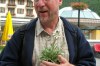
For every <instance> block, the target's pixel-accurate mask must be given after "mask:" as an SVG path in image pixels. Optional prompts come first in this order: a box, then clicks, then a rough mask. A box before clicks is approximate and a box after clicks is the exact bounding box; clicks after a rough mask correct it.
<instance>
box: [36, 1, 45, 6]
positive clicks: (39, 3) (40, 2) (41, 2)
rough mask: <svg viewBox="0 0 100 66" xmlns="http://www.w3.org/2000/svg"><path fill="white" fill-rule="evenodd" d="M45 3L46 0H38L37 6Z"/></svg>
mask: <svg viewBox="0 0 100 66" xmlns="http://www.w3.org/2000/svg"><path fill="white" fill-rule="evenodd" d="M44 5H45V2H44V0H38V2H37V6H44Z"/></svg>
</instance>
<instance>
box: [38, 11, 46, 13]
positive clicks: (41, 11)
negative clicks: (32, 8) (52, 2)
mask: <svg viewBox="0 0 100 66" xmlns="http://www.w3.org/2000/svg"><path fill="white" fill-rule="evenodd" d="M39 12H40V13H46V12H47V11H39Z"/></svg>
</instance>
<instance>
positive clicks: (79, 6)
mask: <svg viewBox="0 0 100 66" xmlns="http://www.w3.org/2000/svg"><path fill="white" fill-rule="evenodd" d="M71 7H72V8H73V9H76V10H79V9H80V10H84V9H87V8H88V5H87V4H85V3H83V2H72V3H71Z"/></svg>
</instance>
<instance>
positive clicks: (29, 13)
mask: <svg viewBox="0 0 100 66" xmlns="http://www.w3.org/2000/svg"><path fill="white" fill-rule="evenodd" d="M26 11H27V14H26V16H31V17H32V16H33V9H27V10H26Z"/></svg>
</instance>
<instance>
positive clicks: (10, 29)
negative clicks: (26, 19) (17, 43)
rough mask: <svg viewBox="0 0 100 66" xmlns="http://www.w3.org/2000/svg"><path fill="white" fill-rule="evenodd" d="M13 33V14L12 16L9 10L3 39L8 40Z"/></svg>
mask: <svg viewBox="0 0 100 66" xmlns="http://www.w3.org/2000/svg"><path fill="white" fill-rule="evenodd" d="M12 35H13V26H12V16H11V13H10V11H9V12H8V14H7V16H6V22H5V25H4V30H3V34H2V40H3V41H7V40H9V39H10V38H11V36H12Z"/></svg>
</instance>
